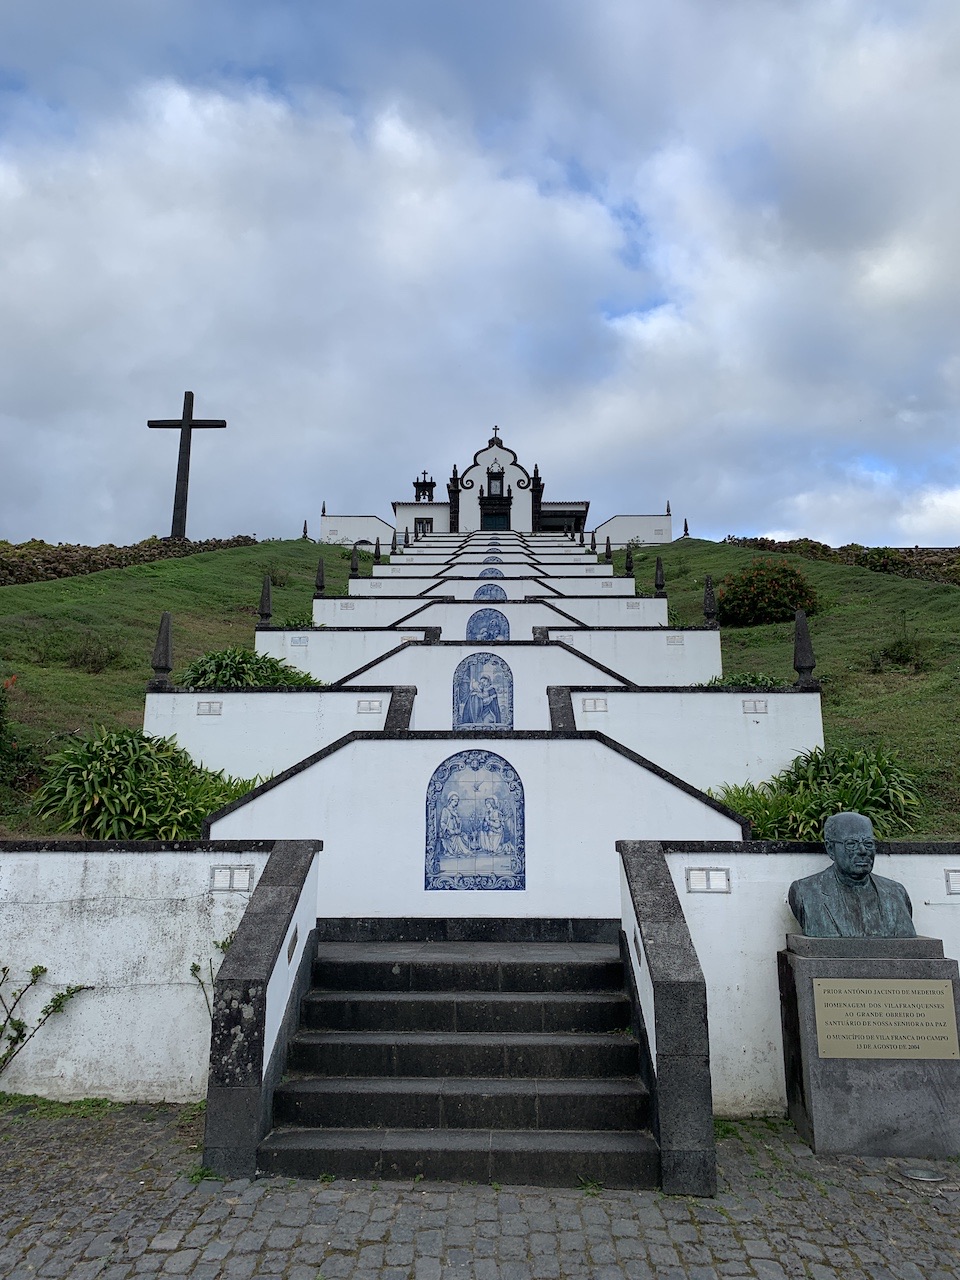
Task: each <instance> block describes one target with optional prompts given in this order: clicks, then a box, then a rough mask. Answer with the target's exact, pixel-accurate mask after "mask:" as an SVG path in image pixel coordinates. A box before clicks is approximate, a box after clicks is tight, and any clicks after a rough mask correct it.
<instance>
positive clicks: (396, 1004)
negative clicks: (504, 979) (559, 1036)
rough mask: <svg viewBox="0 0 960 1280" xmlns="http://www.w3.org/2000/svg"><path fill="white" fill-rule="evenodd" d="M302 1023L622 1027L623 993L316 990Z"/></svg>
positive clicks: (400, 1027) (401, 1027) (379, 1027)
mask: <svg viewBox="0 0 960 1280" xmlns="http://www.w3.org/2000/svg"><path fill="white" fill-rule="evenodd" d="M300 1016H301V1026H303V1027H312V1028H315V1029H325V1030H339V1031H526V1032H533V1031H593V1032H600V1033H604V1032H609V1031H621V1030H623V1029H624V1028H626V1027H628V1026H629V1025H630V1003H629V1001H628V1000H627V998H626V996H625V995H624V994H623V993H622V992H614V991H602V992H590V993H585V992H576V993H568V992H560V991H551V992H542V991H538V992H532V991H531V992H516V991H484V992H476V991H471V992H464V991H434V992H421V991H417V992H410V991H395V992H389V993H383V992H370V991H330V992H328V991H311V992H309V993H308V994H307V995H306V996H305V997H304V999H303V1002H302V1004H301V1015H300Z"/></svg>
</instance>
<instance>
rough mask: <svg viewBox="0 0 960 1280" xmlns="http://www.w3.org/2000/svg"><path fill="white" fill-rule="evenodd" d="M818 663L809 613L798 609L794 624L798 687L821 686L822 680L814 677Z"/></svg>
mask: <svg viewBox="0 0 960 1280" xmlns="http://www.w3.org/2000/svg"><path fill="white" fill-rule="evenodd" d="M816 665H817V660H816V658H815V657H814V656H813V642H812V641H811V639H810V627H809V624H808V623H807V615H806V613H805V612H804V611H803V609H798V610H797V613H796V621H795V622H794V626H793V669H794V671H795V672H796V673H797V683H796V687H797V688H798V689H819V688H820V681H819V680H814V678H813V669H814V667H815V666H816Z"/></svg>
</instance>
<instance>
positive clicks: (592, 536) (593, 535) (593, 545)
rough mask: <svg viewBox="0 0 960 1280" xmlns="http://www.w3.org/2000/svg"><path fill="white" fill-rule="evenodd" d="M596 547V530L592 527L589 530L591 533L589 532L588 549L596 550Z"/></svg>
mask: <svg viewBox="0 0 960 1280" xmlns="http://www.w3.org/2000/svg"><path fill="white" fill-rule="evenodd" d="M596 549H597V531H596V529H593V530H591V533H590V550H591V551H596Z"/></svg>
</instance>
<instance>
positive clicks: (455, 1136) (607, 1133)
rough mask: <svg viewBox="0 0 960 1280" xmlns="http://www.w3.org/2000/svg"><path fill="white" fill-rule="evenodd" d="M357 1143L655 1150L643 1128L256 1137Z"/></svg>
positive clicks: (313, 1144)
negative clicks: (625, 1129) (627, 1129)
mask: <svg viewBox="0 0 960 1280" xmlns="http://www.w3.org/2000/svg"><path fill="white" fill-rule="evenodd" d="M349 1147H354V1148H362V1149H364V1150H367V1151H377V1150H380V1149H381V1148H385V1147H391V1148H394V1149H396V1150H407V1151H418V1150H430V1149H433V1150H446V1149H449V1148H457V1149H459V1150H461V1151H490V1150H496V1149H498V1148H500V1149H506V1150H510V1149H512V1150H520V1151H532V1152H537V1151H569V1152H571V1153H573V1152H577V1151H583V1150H591V1151H599V1152H611V1153H612V1152H622V1153H631V1152H641V1151H656V1150H657V1149H658V1148H657V1144H656V1141H655V1139H654V1138H653V1135H652V1134H651V1133H649V1132H648V1131H647V1130H644V1129H637V1130H629V1131H624V1130H617V1129H614V1130H609V1129H608V1130H604V1129H308V1128H299V1127H290V1128H282V1129H274V1130H273V1131H272V1132H271V1133H269V1134H267V1136H266V1137H265V1138H264V1139H263V1140H262V1142H261V1143H260V1149H261V1151H282V1150H297V1149H300V1150H303V1149H307V1150H323V1149H326V1150H331V1151H342V1150H344V1149H345V1148H349Z"/></svg>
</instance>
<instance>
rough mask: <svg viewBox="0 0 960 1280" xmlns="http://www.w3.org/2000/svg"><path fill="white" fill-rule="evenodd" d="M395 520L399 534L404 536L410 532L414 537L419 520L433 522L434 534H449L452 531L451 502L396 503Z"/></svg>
mask: <svg viewBox="0 0 960 1280" xmlns="http://www.w3.org/2000/svg"><path fill="white" fill-rule="evenodd" d="M393 518H394V520H395V521H396V522H397V532H398V533H400V534H403V533H405V532H406V530H407V529H409V530H410V537H411V538H412V537H413V532H414V529H415V528H416V523H415V521H417V520H432V521H433V531H434V533H447V532H448V531H449V529H450V504H449V502H396V503H394V511H393Z"/></svg>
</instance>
